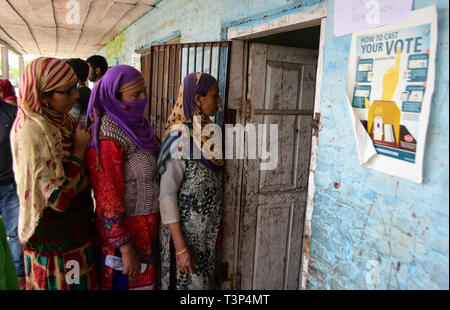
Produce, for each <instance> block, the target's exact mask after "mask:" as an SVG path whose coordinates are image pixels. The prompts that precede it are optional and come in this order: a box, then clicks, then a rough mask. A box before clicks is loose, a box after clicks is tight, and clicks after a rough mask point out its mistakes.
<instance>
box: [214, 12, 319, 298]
mask: <svg viewBox="0 0 450 310" xmlns="http://www.w3.org/2000/svg"><path fill="white" fill-rule="evenodd" d="M267 20H268V21H266V22H264V21H263V20H261V23H258V24H257V25H255V22H254V21H253V22H249V23H246V24H241V25H239V26H236V27H230V28H229V29H228V40H232V41H233V45H232V49H231V57H230V58H231V59H230V75H229V80H230V84H229V93H228V107H227V109H228V111H226V113H225V114H228V115H232V117H231V118H228V120H227V119H226V120H225V121H226V122H227V123H228V121H230V120H232V123H233V124H236V123H240V124H243V125H244V126H245V124H246V118H247V116H248V114H249V109H251V104H249V102H247V101H246V98H247V67H248V63H249V53H248V50H249V40H250V39H254V38H258V37H264V36H267V35H271V34H277V33H282V32H287V31H292V30H298V29H303V28H308V27H312V26H318V25H320V42H319V55H318V63H317V74H316V92H315V98H314V115H315V113H320V98H321V96H320V95H321V94H320V92H321V88H322V79H323V47H324V44H325V36H326V22H327V4H324V5H322V6H320V7H316V8H313V9H311V10H309V11H307V12H297V13H291V14H285V15H283V16H279V17H276V18H270V17H269V18H267ZM320 129H321V126H320V125H319V131H320ZM318 144H319V138H318V136H317V137H316V136H314V135H313V136H312V141H311V154H310V173H309V178H308V179H309V180H308V196H307V201H306V210H305V222H304V228H303V236H302V251H301V253H302V254H301V266H300V277H299V284H298V287H299V289H301V290H305V289H307V279H308V275H309V273H308V264H309V259H310V239H311V224H312V213H313V209H314V196H315V191H316V186H315V182H314V175H315V169H316V166H317V148H318ZM243 162H244V160H232V161H229V164H226V167H225V175H226V177H227V175H228V177H233V176H234V177H236V176H238V177H237V180H235V181H237V182H225V195H228V197H233V198H232V199H225V206H224V208H225V217H224V223H225V224H226V225H228V226H225V227H228V229H227V228H226V230H231V231H228V232H227V231H225V238H224V246H223V253H222V254H223V257H222V261H224V260H225V262H226V264H229V263H231V264H232V266H223V267H225V268H227V269H228V270H229V271H231V273H232V274H231V275H230V276H228V272H227V271H228V270H225V274H226V276H224V277H223V284H222V289H240V282H241V279H240V266H239V261H240V251H241V249H240V246H239V242H240V239H241V231H242V223H241V221H240V219H241V215H242V212H243V210H242V207H243V200H244V198H245V197H243V196H244V195H243V190H242V189H243V185H244V184H243V178H244V171H243V169H244V165H243ZM227 239H228V240H227Z"/></svg>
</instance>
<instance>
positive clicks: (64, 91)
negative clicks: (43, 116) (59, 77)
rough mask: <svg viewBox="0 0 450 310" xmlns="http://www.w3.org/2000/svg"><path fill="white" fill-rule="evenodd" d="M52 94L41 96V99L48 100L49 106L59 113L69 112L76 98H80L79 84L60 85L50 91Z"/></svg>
mask: <svg viewBox="0 0 450 310" xmlns="http://www.w3.org/2000/svg"><path fill="white" fill-rule="evenodd" d="M50 93H51V94H50V96H49V97H47V96H45V95H42V96H41V100H44V101H46V102H47V105H48V107H50V108H51V109H52V110H54V111H56V112H58V113H67V112H69V111H70V110H72V108H73V106H74V105H75V103H76V100H77V99H78V98H80V93H79V92H78V88H77V84H76V83H75V84H73V85H71V86H65V87H59V88H56V89H54V90H53V91H51V92H50Z"/></svg>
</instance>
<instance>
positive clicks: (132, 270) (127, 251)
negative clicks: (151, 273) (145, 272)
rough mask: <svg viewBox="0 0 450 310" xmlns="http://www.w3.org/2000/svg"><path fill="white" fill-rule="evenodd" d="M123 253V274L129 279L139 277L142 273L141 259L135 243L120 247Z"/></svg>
mask: <svg viewBox="0 0 450 310" xmlns="http://www.w3.org/2000/svg"><path fill="white" fill-rule="evenodd" d="M120 252H121V253H122V263H123V274H125V275H127V276H129V277H132V278H133V277H137V276H138V275H139V274H140V273H141V259H140V257H139V254H138V253H137V251H136V248H135V247H134V244H133V243H127V244H124V245H122V246H121V247H120Z"/></svg>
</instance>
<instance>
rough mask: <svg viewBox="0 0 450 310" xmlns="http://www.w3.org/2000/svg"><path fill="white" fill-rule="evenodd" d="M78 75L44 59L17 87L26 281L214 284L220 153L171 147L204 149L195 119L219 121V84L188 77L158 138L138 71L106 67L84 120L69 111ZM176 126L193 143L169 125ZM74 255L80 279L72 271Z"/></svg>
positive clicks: (16, 154)
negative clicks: (187, 152)
mask: <svg viewBox="0 0 450 310" xmlns="http://www.w3.org/2000/svg"><path fill="white" fill-rule="evenodd" d="M77 82H78V81H77V78H76V75H75V73H74V72H73V70H72V68H71V67H70V66H69V65H68V64H66V63H65V62H64V61H61V60H57V59H53V58H38V59H36V60H34V61H32V62H31V63H30V64H29V65H28V66H27V68H26V70H25V72H24V74H23V76H22V81H21V85H20V88H19V98H18V108H19V111H18V114H17V117H16V120H15V122H14V125H13V128H12V130H11V148H12V153H13V168H14V173H15V179H16V183H17V193H18V196H19V199H20V216H19V236H20V240H21V242H22V245H23V249H24V260H25V276H26V287H27V289H99V288H100V289H155V288H156V289H158V288H161V289H214V288H217V283H216V279H215V274H216V270H215V264H216V260H217V256H216V251H217V248H218V247H217V240H218V234H219V229H220V225H221V218H222V168H223V160H222V159H216V158H212V159H207V157H206V156H204V155H202V157H201V159H200V160H195V159H182V158H181V159H174V158H173V156H171V153H173V151H174V150H175V151H177V150H178V151H180V150H181V149H182V145H183V143H185V144H187V143H189V144H190V146H192V147H193V148H196V147H197V148H199V149H200V150H202V145H203V142H204V141H206V139H205V138H204V137H202V139H203V140H202V139H200V140H199V139H194V135H193V117H194V116H199V117H200V118H201V120H202V121H201V124H202V126H205V125H207V124H209V123H212V121H211V120H210V116H214V115H215V113H216V111H217V105H218V104H219V103H220V101H221V99H220V97H219V95H218V85H217V81H216V80H215V79H214V78H213V77H212V76H210V75H208V74H204V73H193V74H190V75H188V76H187V77H186V78H185V79H184V81H183V83H182V85H181V87H180V93H179V97H178V100H177V102H176V105H175V107H174V109H173V112H172V114H171V116H170V118H169V120H168V122H167V125H166V132H165V136H164V139H163V141H162V143H161V141H159V139H158V138H157V137H156V135H154V133H153V130H152V127H151V125H150V123H149V122H148V120H147V119H146V118H145V116H144V110H145V107H146V104H147V102H148V100H147V95H146V88H145V83H144V79H143V77H142V75H141V73H140V72H139V71H137V70H136V69H134V68H133V67H130V66H127V65H119V66H115V67H112V68H110V69H109V70H108V72H107V73H106V75H105V76H103V77H102V78H101V79H100V80H99V81H98V82H97V84H96V85H95V86H94V88H93V90H92V94H91V98H90V101H89V107H88V118H87V127H84V126H83V125H80V124H77V122H76V121H75V120H74V118H73V117H72V116H71V115H70V114H69V113H68V112H69V111H70V109H71V108H72V106H73V105H74V104H75V100H76V99H77V97H78V96H79V94H78V90H77ZM177 124H178V125H180V124H183V125H186V126H187V128H189V130H190V139H189V141H186V138H185V136H182V135H180V134H178V133H177V132H175V133H174V134H171V131H178V129H177V128H178V127H177V126H176V125H177ZM216 147H218V146H216ZM91 188H92V190H93V197H94V199H95V207H94V203H93V200H92V195H91V193H92V192H91ZM160 222H161V223H160ZM74 262H75V263H76V264H78V266H79V275H78V276H79V277H78V278H77V281H71V280H70V279H68V278H67V275H68V272H69V271H70V268H73V263H74Z"/></svg>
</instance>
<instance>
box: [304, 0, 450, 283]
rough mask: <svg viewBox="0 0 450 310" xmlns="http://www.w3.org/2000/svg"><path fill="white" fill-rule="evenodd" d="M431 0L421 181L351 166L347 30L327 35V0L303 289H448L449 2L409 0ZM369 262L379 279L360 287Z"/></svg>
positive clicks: (369, 270)
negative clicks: (432, 65) (434, 20)
mask: <svg viewBox="0 0 450 310" xmlns="http://www.w3.org/2000/svg"><path fill="white" fill-rule="evenodd" d="M432 4H435V5H436V7H437V9H438V19H439V26H438V27H439V40H438V51H437V64H436V86H435V92H434V98H433V102H432V107H431V116H430V124H429V127H428V135H427V146H426V151H425V159H424V182H423V184H416V183H414V182H411V181H407V180H405V179H401V178H397V177H392V176H389V175H387V174H384V173H381V172H377V171H374V170H370V169H366V168H362V167H361V166H359V161H358V156H357V153H356V145H355V139H354V136H353V129H352V127H351V124H350V121H349V120H350V115H349V109H348V107H347V103H346V99H345V83H346V74H347V66H348V53H349V52H348V51H349V50H350V44H351V35H346V36H342V37H334V36H333V11H334V1H328V19H327V29H326V31H327V32H326V41H325V50H324V77H325V78H324V80H323V81H322V92H321V108H320V109H321V113H322V123H323V130H322V131H321V133H320V136H319V148H318V161H317V170H316V176H315V183H316V186H317V192H316V196H315V199H314V212H313V220H312V237H311V248H310V250H311V261H310V268H309V270H310V271H311V274H310V277H309V283H308V287H309V288H310V289H366V288H367V289H448V288H449V282H448V281H449V280H448V279H449V251H448V248H449V246H448V244H449V206H448V203H449V194H448V188H449V160H448V156H449V151H448V150H449V139H448V133H449V116H448V113H449V99H448V84H449V83H448V73H449V72H448V56H449V53H448V44H449V32H448V30H449V24H448V22H449V17H448V12H449V4H448V2H447V1H446V0H442V1H432V0H428V1H427V0H415V1H414V9H420V8H423V7H426V6H429V5H432ZM327 76H332V77H333V78H330V79H327V78H326V77H327ZM335 183H336V184H335ZM335 185H336V186H335ZM370 261H372V262H370ZM368 263H369V264H371V263H373V265H368V266H367V268H366V265H367V264H368ZM375 264H378V273H379V283H378V284H377V285H375V283H373V284H368V283H371V282H370V279H373V278H371V276H372V275H373V274H374V273H375V272H376V269H375V268H374V266H375ZM368 273H369V274H368ZM366 276H367V278H369V282H366Z"/></svg>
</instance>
